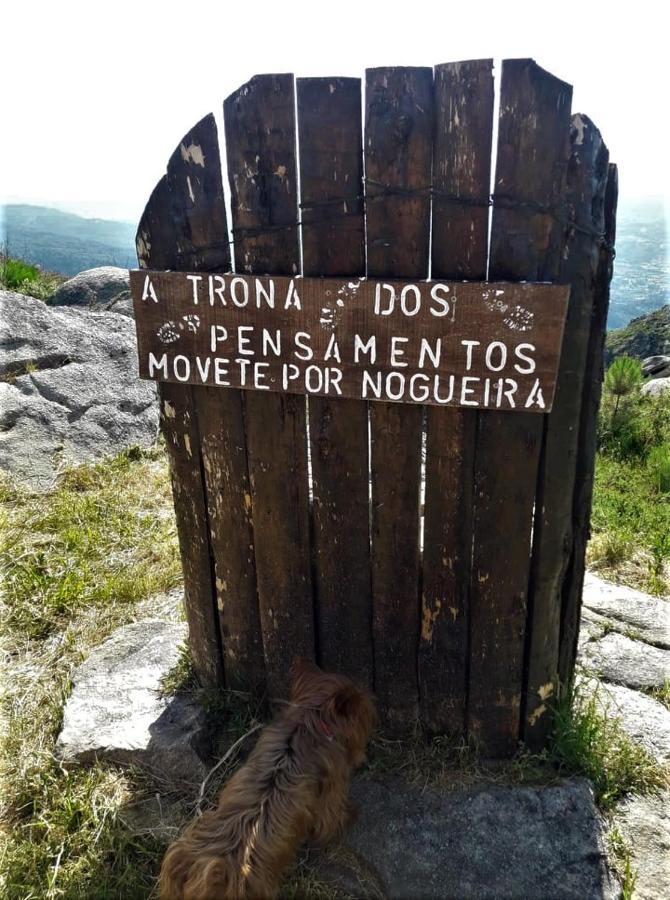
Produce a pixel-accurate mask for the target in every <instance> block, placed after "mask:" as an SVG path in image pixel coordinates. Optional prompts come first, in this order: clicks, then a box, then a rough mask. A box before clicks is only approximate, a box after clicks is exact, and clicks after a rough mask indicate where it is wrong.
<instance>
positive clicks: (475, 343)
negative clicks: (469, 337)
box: [461, 341, 479, 372]
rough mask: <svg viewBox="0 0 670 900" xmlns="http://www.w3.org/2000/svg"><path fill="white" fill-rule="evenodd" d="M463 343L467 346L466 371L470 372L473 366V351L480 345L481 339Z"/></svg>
mask: <svg viewBox="0 0 670 900" xmlns="http://www.w3.org/2000/svg"><path fill="white" fill-rule="evenodd" d="M461 344H463V346H464V347H465V352H466V362H465V371H466V372H469V371H470V369H471V368H472V351H473V349H474V348H475V347H479V341H461Z"/></svg>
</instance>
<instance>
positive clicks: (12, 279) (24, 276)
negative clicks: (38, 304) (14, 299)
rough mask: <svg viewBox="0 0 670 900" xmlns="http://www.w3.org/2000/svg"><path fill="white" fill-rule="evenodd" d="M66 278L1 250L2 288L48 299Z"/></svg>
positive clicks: (0, 286)
mask: <svg viewBox="0 0 670 900" xmlns="http://www.w3.org/2000/svg"><path fill="white" fill-rule="evenodd" d="M63 281H65V279H64V278H63V277H62V276H61V275H57V274H56V273H55V272H42V271H41V270H40V269H39V268H38V267H37V266H33V265H31V264H30V263H27V262H25V261H24V260H22V259H13V258H12V257H11V256H7V254H6V253H4V252H2V251H0V288H2V289H4V290H8V291H16V292H17V293H19V294H27V295H28V296H29V297H36V298H37V299H38V300H46V299H48V298H49V297H50V296H51V295H52V294H53V292H54V291H55V290H56V288H57V287H58V286H59V285H60V284H62V282H63Z"/></svg>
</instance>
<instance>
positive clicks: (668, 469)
mask: <svg viewBox="0 0 670 900" xmlns="http://www.w3.org/2000/svg"><path fill="white" fill-rule="evenodd" d="M647 469H648V470H649V474H650V475H651V478H652V482H653V485H654V488H655V489H656V490H657V491H658V492H659V494H667V493H669V492H670V444H659V446H658V447H652V448H651V450H650V451H649V455H648V456H647Z"/></svg>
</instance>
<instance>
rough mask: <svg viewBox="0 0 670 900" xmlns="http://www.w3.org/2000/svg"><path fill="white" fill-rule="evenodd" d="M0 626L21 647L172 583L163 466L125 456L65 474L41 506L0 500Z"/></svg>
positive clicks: (37, 500) (15, 497) (148, 456)
mask: <svg viewBox="0 0 670 900" xmlns="http://www.w3.org/2000/svg"><path fill="white" fill-rule="evenodd" d="M0 501H1V504H2V505H1V511H0V516H1V517H2V518H1V519H0V526H1V527H2V537H1V538H0V574H1V575H2V577H3V578H4V583H5V610H4V618H5V627H7V628H10V629H15V630H17V631H19V632H20V633H21V634H22V635H24V636H25V637H28V638H31V639H45V638H46V637H48V636H49V635H51V634H54V633H57V632H59V631H62V629H63V627H64V625H66V624H67V621H68V619H69V618H70V617H72V616H73V615H75V614H80V613H81V612H82V611H83V610H86V609H89V608H96V609H97V610H98V611H99V614H100V615H101V617H102V618H103V619H104V618H105V617H106V616H107V613H108V611H109V610H110V609H112V610H113V611H115V612H116V613H118V610H119V607H122V606H123V605H124V604H131V605H132V604H133V603H136V602H137V601H138V600H141V599H142V598H143V597H147V596H149V595H150V594H152V593H155V592H157V591H161V590H166V589H167V588H169V587H172V586H174V585H176V584H178V583H179V580H180V577H181V570H180V566H179V553H178V549H177V542H176V534H175V526H174V517H173V515H172V513H171V500H170V493H169V484H168V479H167V474H166V464H165V462H164V459H163V456H162V454H161V453H159V452H149V453H143V452H142V451H139V450H130V451H127V452H125V453H122V454H120V455H119V456H117V457H116V458H115V459H113V460H110V461H105V462H101V463H98V464H96V465H92V466H82V467H81V468H78V469H73V470H71V471H69V472H67V473H66V474H65V475H64V476H63V477H62V478H61V480H60V481H59V483H58V485H57V487H56V489H55V490H54V491H53V492H52V493H51V494H49V495H48V497H47V498H45V497H44V495H41V494H30V493H28V492H26V491H21V490H13V489H12V488H11V487H10V486H9V485H7V484H5V487H4V491H3V494H2V496H0Z"/></svg>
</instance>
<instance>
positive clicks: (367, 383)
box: [361, 369, 382, 400]
mask: <svg viewBox="0 0 670 900" xmlns="http://www.w3.org/2000/svg"><path fill="white" fill-rule="evenodd" d="M375 378H376V379H377V380H376V382H375V381H373V380H372V375H370V373H369V372H368V370H367V369H363V385H362V390H361V396H362V397H363V399H365V398H366V397H368V396H369V394H368V390H370V391H372V393H373V394H374V396H375V397H376V398H377V399H378V400H380V399H381V396H382V374H381V372H376V373H375Z"/></svg>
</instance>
